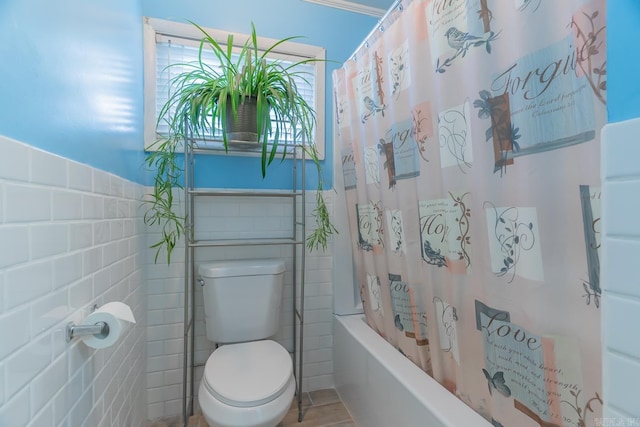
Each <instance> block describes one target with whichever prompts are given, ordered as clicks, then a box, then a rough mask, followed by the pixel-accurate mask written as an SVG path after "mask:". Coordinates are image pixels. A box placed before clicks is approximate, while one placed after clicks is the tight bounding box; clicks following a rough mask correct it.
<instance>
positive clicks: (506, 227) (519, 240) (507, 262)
mask: <svg viewBox="0 0 640 427" xmlns="http://www.w3.org/2000/svg"><path fill="white" fill-rule="evenodd" d="M487 206H490V207H491V209H493V211H494V213H495V222H494V236H495V238H496V240H497V241H498V243H499V244H500V246H499V249H500V252H501V253H502V257H503V260H502V263H503V264H504V265H503V266H502V267H501V268H500V271H499V272H498V273H496V275H497V276H498V277H502V276H505V275H507V274H508V273H509V272H511V279H510V280H509V283H511V282H513V279H514V278H515V276H516V269H517V265H518V261H519V260H520V257H521V255H522V253H523V251H528V250H531V249H532V248H533V246H534V245H535V235H534V233H533V223H531V222H529V223H528V224H526V223H524V222H520V221H519V220H518V219H519V216H520V213H519V211H518V208H516V207H508V208H505V209H504V210H502V211H501V212H500V211H498V208H496V207H495V206H494V205H493V203H491V202H485V203H484V207H485V208H487Z"/></svg>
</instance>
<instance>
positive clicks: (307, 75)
mask: <svg viewBox="0 0 640 427" xmlns="http://www.w3.org/2000/svg"><path fill="white" fill-rule="evenodd" d="M199 50H200V41H199V40H193V39H188V38H179V37H174V36H171V37H168V36H163V35H159V34H158V35H157V37H156V105H155V108H156V113H155V117H156V119H157V118H158V113H159V112H160V110H161V109H162V106H163V105H164V104H165V103H166V102H167V100H168V99H169V97H170V96H171V93H172V87H171V80H172V78H174V77H175V76H176V75H178V74H179V73H181V72H182V71H184V69H185V68H184V67H181V66H179V65H173V64H182V63H196V62H197V61H198V55H199ZM202 56H203V59H204V61H206V62H207V63H208V64H209V65H211V66H213V67H215V66H216V65H217V64H219V61H218V59H217V57H216V56H215V55H214V54H213V52H212V51H211V50H207V49H203V52H202ZM268 58H269V59H271V60H274V61H276V60H277V61H280V62H281V63H282V64H283V65H284V66H286V65H287V64H292V63H294V62H298V61H300V60H304V59H306V58H305V57H300V56H294V55H286V54H283V53H273V54H270V55H269V57H268ZM170 65H171V66H170ZM294 70H295V71H302V72H304V78H303V77H300V76H296V77H295V78H294V80H295V82H296V86H297V87H298V92H300V94H301V95H302V96H303V97H304V99H305V100H306V101H307V102H308V103H309V105H311V106H312V107H314V109H316V103H315V91H316V79H315V65H314V63H309V64H301V65H298V66H296V67H295V68H294ZM272 119H274V117H272ZM298 130H299V129H298ZM157 132H158V133H160V134H166V133H167V132H168V124H167V123H159V124H158V126H157ZM216 136H217V137H220V138H221V136H220V135H216ZM281 138H282V136H281ZM287 139H288V140H289V141H293V135H292V134H291V132H289V135H287ZM298 142H301V141H298Z"/></svg>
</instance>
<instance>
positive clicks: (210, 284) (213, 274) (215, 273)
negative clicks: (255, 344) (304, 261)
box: [198, 259, 285, 344]
mask: <svg viewBox="0 0 640 427" xmlns="http://www.w3.org/2000/svg"><path fill="white" fill-rule="evenodd" d="M284 271H285V263H284V261H283V260H279V259H258V260H233V261H216V262H210V263H204V264H200V265H199V266H198V274H199V275H200V278H201V279H202V281H201V282H200V283H201V285H202V288H203V289H202V290H203V295H204V312H205V322H206V330H207V338H208V339H209V340H210V341H213V342H215V343H217V344H228V343H234V342H244V341H255V340H260V339H266V338H269V337H271V336H273V335H275V334H276V333H277V332H278V327H279V324H280V307H281V305H282V288H283V278H284Z"/></svg>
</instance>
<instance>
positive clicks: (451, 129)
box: [438, 108, 471, 174]
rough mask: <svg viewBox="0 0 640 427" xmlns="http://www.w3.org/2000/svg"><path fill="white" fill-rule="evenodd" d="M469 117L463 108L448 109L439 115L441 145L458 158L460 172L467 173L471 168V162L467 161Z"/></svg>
mask: <svg viewBox="0 0 640 427" xmlns="http://www.w3.org/2000/svg"><path fill="white" fill-rule="evenodd" d="M467 128H468V123H467V117H466V116H465V113H464V108H463V109H462V110H458V109H451V110H447V111H445V112H443V113H441V114H439V116H438V133H439V136H440V147H442V148H446V149H447V150H448V151H449V153H450V154H451V156H453V158H454V159H456V163H457V164H458V169H460V172H462V173H465V174H466V173H467V172H466V170H467V169H471V163H470V162H469V161H467V159H466V156H467V150H468V148H467V147H468V146H469V144H468V141H467V136H468V135H467Z"/></svg>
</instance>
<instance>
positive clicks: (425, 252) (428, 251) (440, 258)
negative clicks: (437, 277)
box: [422, 239, 447, 267]
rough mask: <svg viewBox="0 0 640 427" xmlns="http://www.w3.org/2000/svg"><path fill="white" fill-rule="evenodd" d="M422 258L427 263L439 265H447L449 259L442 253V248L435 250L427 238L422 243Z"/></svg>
mask: <svg viewBox="0 0 640 427" xmlns="http://www.w3.org/2000/svg"><path fill="white" fill-rule="evenodd" d="M422 259H423V260H424V262H426V263H427V264H431V265H435V266H437V267H446V266H447V260H446V259H445V257H444V255H442V253H440V250H437V251H435V250H434V249H433V248H432V247H431V243H429V241H428V240H426V239H425V241H424V243H423V245H422Z"/></svg>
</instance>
